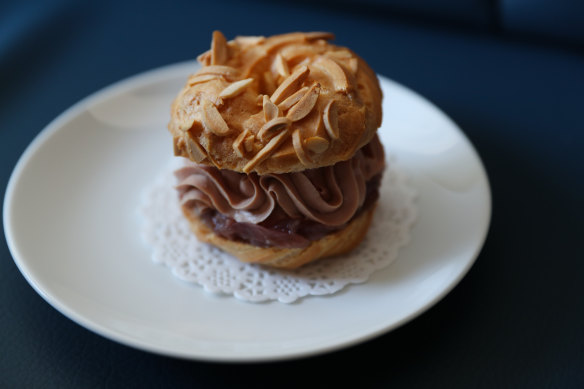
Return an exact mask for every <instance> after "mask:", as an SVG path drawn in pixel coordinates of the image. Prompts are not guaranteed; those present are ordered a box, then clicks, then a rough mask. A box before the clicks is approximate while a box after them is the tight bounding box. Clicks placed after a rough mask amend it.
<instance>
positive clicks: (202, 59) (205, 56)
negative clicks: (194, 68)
mask: <svg viewBox="0 0 584 389" xmlns="http://www.w3.org/2000/svg"><path fill="white" fill-rule="evenodd" d="M197 61H198V62H199V63H200V64H201V65H203V66H208V65H210V64H211V50H207V51H205V52H204V53H202V54H199V56H198V57H197Z"/></svg>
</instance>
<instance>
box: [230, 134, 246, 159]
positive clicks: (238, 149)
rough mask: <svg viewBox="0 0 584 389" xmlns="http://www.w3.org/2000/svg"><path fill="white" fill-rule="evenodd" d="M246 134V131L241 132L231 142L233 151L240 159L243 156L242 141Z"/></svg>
mask: <svg viewBox="0 0 584 389" xmlns="http://www.w3.org/2000/svg"><path fill="white" fill-rule="evenodd" d="M248 132H249V131H248V130H245V131H243V132H242V133H241V134H239V135H238V136H237V138H235V141H233V150H234V151H235V153H236V154H237V155H238V156H239V157H240V158H241V157H243V156H244V154H245V145H244V140H245V137H246V136H247V134H248Z"/></svg>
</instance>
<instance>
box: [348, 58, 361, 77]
mask: <svg viewBox="0 0 584 389" xmlns="http://www.w3.org/2000/svg"><path fill="white" fill-rule="evenodd" d="M347 67H348V68H349V70H350V71H351V73H353V74H354V75H355V74H357V71H358V70H359V60H358V59H357V58H351V59H349V60H348V61H347Z"/></svg>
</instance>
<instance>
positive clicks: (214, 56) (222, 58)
mask: <svg viewBox="0 0 584 389" xmlns="http://www.w3.org/2000/svg"><path fill="white" fill-rule="evenodd" d="M228 57H229V48H228V47H227V40H226V39H225V36H224V35H223V34H222V33H221V31H213V40H212V41H211V65H223V64H225V62H227V58H228Z"/></svg>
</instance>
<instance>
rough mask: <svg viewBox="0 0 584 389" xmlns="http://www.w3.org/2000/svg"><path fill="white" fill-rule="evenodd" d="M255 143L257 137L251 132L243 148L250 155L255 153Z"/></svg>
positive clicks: (244, 141)
mask: <svg viewBox="0 0 584 389" xmlns="http://www.w3.org/2000/svg"><path fill="white" fill-rule="evenodd" d="M254 141H255V136H254V135H253V133H251V132H250V133H249V134H248V135H247V136H246V137H245V139H244V140H243V146H244V148H245V151H247V152H248V153H251V152H252V151H253V145H254Z"/></svg>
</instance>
